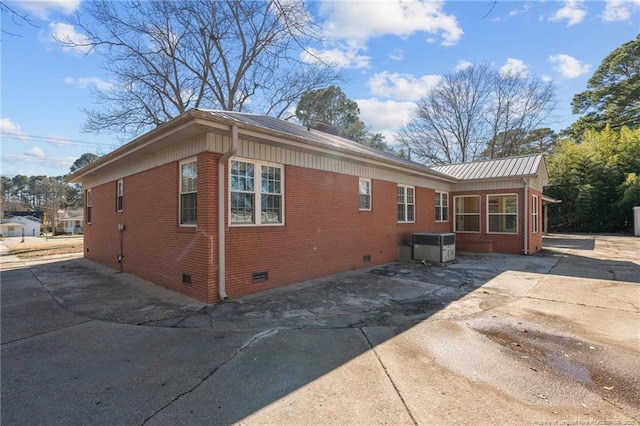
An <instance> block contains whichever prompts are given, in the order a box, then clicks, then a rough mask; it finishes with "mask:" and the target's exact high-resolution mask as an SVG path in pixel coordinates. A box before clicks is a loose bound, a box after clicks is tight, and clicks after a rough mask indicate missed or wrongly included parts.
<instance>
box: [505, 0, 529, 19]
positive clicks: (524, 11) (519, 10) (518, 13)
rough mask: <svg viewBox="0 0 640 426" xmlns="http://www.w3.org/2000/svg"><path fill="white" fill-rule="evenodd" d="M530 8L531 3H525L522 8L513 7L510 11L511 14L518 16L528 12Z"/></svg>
mask: <svg viewBox="0 0 640 426" xmlns="http://www.w3.org/2000/svg"><path fill="white" fill-rule="evenodd" d="M529 9H531V3H525V4H524V5H523V6H522V9H513V10H512V11H510V12H509V16H517V15H520V14H521V13H527V12H528V11H529Z"/></svg>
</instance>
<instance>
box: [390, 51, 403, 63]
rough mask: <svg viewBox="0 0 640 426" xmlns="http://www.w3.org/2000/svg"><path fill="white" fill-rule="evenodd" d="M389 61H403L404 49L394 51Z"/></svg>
mask: <svg viewBox="0 0 640 426" xmlns="http://www.w3.org/2000/svg"><path fill="white" fill-rule="evenodd" d="M389 59H393V60H394V61H401V60H403V59H404V51H403V50H402V49H393V51H392V52H391V53H390V54H389Z"/></svg>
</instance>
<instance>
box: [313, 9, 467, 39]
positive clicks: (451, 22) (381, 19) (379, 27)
mask: <svg viewBox="0 0 640 426" xmlns="http://www.w3.org/2000/svg"><path fill="white" fill-rule="evenodd" d="M444 4H445V3H444V1H441V0H438V1H422V0H405V1H399V0H396V1H374V2H371V3H363V2H358V1H326V2H323V3H322V4H321V7H320V13H321V15H322V16H327V17H328V18H327V20H326V22H325V29H326V31H327V34H329V35H330V37H332V38H335V39H346V40H355V41H360V42H366V41H367V40H368V39H369V38H371V37H378V36H384V35H395V36H399V37H403V38H405V37H408V36H410V35H412V34H415V33H417V32H426V33H429V34H436V35H439V36H440V37H441V38H442V44H443V45H444V46H450V45H454V44H456V43H457V42H458V40H460V38H461V37H462V34H463V31H462V28H460V26H459V25H458V21H457V19H456V17H455V16H453V15H448V14H446V13H445V12H444V11H443V8H444Z"/></svg>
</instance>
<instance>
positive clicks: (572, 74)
mask: <svg viewBox="0 0 640 426" xmlns="http://www.w3.org/2000/svg"><path fill="white" fill-rule="evenodd" d="M548 61H549V62H550V63H552V64H553V69H554V70H556V71H558V72H559V73H560V75H562V76H563V77H565V78H576V77H580V76H581V75H583V74H586V73H588V72H589V70H590V69H591V65H589V64H584V63H582V62H580V61H579V60H577V59H576V58H574V57H573V56H569V55H565V54H560V55H550V56H549V58H548Z"/></svg>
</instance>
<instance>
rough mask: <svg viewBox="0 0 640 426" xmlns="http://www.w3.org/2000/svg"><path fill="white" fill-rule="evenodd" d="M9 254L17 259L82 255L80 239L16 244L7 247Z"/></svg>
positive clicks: (43, 240)
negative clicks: (72, 254)
mask: <svg viewBox="0 0 640 426" xmlns="http://www.w3.org/2000/svg"><path fill="white" fill-rule="evenodd" d="M7 247H9V250H11V254H15V255H17V256H18V257H19V258H23V259H24V258H31V257H39V256H51V255H55V254H70V253H82V238H61V239H55V238H54V239H49V240H48V241H47V240H45V239H42V241H38V242H33V241H28V242H24V243H16V244H10V245H7Z"/></svg>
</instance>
